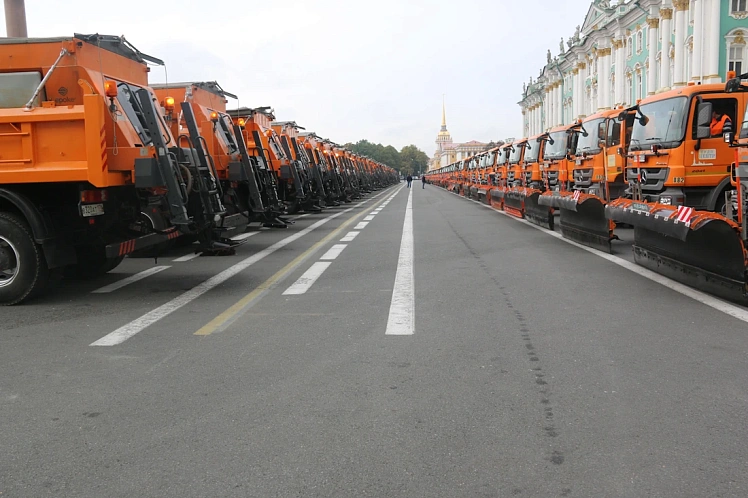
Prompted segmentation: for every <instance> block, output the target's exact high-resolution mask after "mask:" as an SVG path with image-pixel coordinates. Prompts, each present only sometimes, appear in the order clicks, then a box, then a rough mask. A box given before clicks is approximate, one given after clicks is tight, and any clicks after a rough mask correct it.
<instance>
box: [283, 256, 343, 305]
mask: <svg viewBox="0 0 748 498" xmlns="http://www.w3.org/2000/svg"><path fill="white" fill-rule="evenodd" d="M331 264H332V263H327V262H324V261H317V262H316V263H314V264H313V265H312V266H310V267H309V269H308V270H307V271H305V272H304V274H303V275H302V276H300V277H299V279H298V280H297V281H296V282H294V283H293V284H292V285H291V286H290V287H289V288H288V289H286V290H285V291H284V292H283V295H284V296H290V295H298V294H304V293H305V292H306V291H308V290H309V288H310V287H311V286H312V285H314V282H316V281H317V279H318V278H319V277H320V276H321V275H322V274H323V273H324V272H325V270H327V267H328V266H330V265H331Z"/></svg>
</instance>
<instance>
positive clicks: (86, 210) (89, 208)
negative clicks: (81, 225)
mask: <svg viewBox="0 0 748 498" xmlns="http://www.w3.org/2000/svg"><path fill="white" fill-rule="evenodd" d="M102 214H104V204H81V216H83V217H84V218H87V217H89V216H101V215H102Z"/></svg>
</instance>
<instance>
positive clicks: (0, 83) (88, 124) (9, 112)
mask: <svg viewBox="0 0 748 498" xmlns="http://www.w3.org/2000/svg"><path fill="white" fill-rule="evenodd" d="M146 62H151V63H154V64H163V62H162V61H160V60H159V59H156V58H153V57H150V56H147V55H145V54H142V53H141V52H139V51H138V50H137V49H135V48H134V47H133V46H132V45H130V44H129V43H128V42H127V41H125V40H124V39H123V38H120V37H117V36H103V35H80V34H76V35H74V36H70V37H59V38H40V39H34V38H23V39H13V38H6V39H0V303H3V304H15V303H19V302H22V301H24V300H25V299H27V298H29V297H32V296H35V295H38V294H40V293H41V292H43V291H44V290H45V288H46V287H47V283H48V282H49V280H50V276H51V275H52V274H56V273H60V272H61V271H62V270H63V269H65V268H68V269H72V270H74V272H76V273H78V274H80V275H88V274H97V273H101V272H106V271H109V270H111V269H112V268H114V267H115V266H117V264H119V262H121V261H122V259H123V258H124V257H125V256H126V255H127V254H130V253H132V252H133V251H135V250H139V249H144V248H147V247H151V246H155V245H158V244H162V243H164V242H166V241H168V240H171V239H174V238H176V237H179V236H180V235H182V234H190V235H196V236H197V237H198V239H199V240H200V242H201V248H202V249H203V250H205V251H208V252H211V251H223V250H229V251H230V250H231V247H232V244H231V243H230V242H228V241H227V239H226V238H225V237H222V235H221V233H222V230H220V228H218V226H219V225H220V222H221V220H222V219H223V217H224V216H225V214H226V209H225V206H224V205H223V202H222V199H221V196H220V195H219V186H218V180H217V179H216V178H215V175H214V172H213V170H212V168H211V167H210V165H209V164H205V163H204V162H203V161H202V158H200V157H198V154H197V153H196V151H195V149H194V148H192V147H189V146H188V145H187V144H183V143H180V142H179V141H178V139H177V137H175V136H174V135H173V134H172V133H171V130H170V129H169V127H168V126H167V125H166V121H165V116H164V113H163V110H162V109H161V107H160V105H159V103H158V99H157V98H156V96H155V94H154V92H153V90H152V89H150V88H149V87H148V66H147V64H146Z"/></svg>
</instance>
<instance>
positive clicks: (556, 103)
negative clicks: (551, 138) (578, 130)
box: [551, 80, 561, 126]
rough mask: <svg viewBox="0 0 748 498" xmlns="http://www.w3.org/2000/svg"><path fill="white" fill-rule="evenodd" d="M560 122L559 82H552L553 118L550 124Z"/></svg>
mask: <svg viewBox="0 0 748 498" xmlns="http://www.w3.org/2000/svg"><path fill="white" fill-rule="evenodd" d="M560 122H561V82H560V81H559V80H556V81H555V82H554V83H553V120H552V121H551V126H558V124H559V123H560Z"/></svg>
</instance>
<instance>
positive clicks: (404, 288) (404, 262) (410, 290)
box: [385, 190, 416, 335]
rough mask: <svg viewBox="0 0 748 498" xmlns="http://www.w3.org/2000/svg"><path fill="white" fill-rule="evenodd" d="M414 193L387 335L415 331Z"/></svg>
mask: <svg viewBox="0 0 748 498" xmlns="http://www.w3.org/2000/svg"><path fill="white" fill-rule="evenodd" d="M413 251H414V247H413V191H412V190H411V191H410V193H409V194H408V205H407V206H406V207H405V221H404V222H403V237H402V240H401V241H400V257H399V259H398V261H397V273H395V287H394V288H393V289H392V301H391V302H390V316H389V318H388V320H387V330H386V332H385V335H413V333H414V331H415V310H416V298H415V282H414V271H413Z"/></svg>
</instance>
